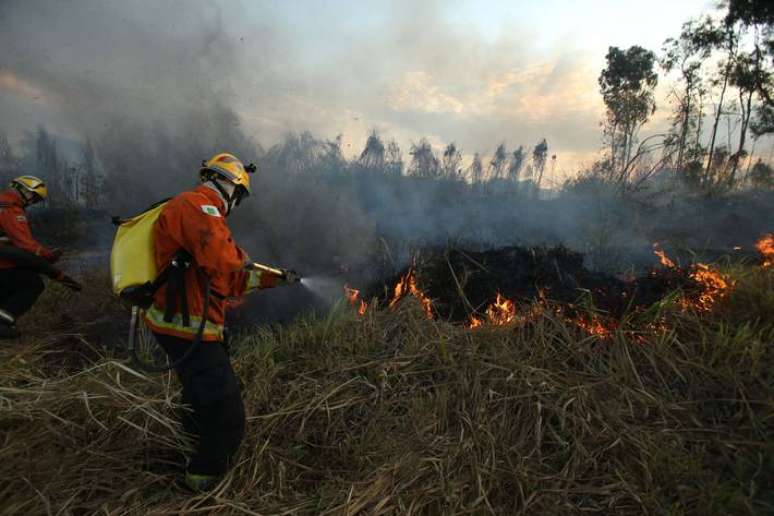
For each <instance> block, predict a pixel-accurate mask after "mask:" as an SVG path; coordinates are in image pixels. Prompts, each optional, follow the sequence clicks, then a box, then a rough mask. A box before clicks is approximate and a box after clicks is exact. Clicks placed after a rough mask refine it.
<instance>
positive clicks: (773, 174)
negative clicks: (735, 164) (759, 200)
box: [749, 158, 774, 190]
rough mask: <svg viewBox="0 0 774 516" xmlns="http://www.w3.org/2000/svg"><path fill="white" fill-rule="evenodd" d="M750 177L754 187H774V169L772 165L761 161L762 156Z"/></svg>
mask: <svg viewBox="0 0 774 516" xmlns="http://www.w3.org/2000/svg"><path fill="white" fill-rule="evenodd" d="M749 177H750V184H751V185H752V187H753V188H758V189H761V190H764V189H772V188H774V169H772V168H771V165H768V164H766V163H764V162H763V161H761V159H760V158H759V159H758V161H757V162H756V163H755V165H753V167H752V170H751V171H750V176H749Z"/></svg>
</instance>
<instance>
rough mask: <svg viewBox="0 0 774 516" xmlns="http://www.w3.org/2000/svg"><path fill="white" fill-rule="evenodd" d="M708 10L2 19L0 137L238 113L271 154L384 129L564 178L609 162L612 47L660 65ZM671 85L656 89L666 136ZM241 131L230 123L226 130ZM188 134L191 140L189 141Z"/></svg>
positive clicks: (198, 5) (496, 8)
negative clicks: (543, 152)
mask: <svg viewBox="0 0 774 516" xmlns="http://www.w3.org/2000/svg"><path fill="white" fill-rule="evenodd" d="M713 8H714V2H712V1H707V0H678V1H675V0H651V1H649V2H647V3H642V4H639V5H636V6H635V5H633V4H631V3H628V2H620V1H597V2H591V1H586V2H580V1H569V0H544V1H542V2H532V1H529V2H527V1H482V0H480V1H440V0H439V1H433V0H428V1H414V2H411V1H402V0H401V1H391V2H386V1H385V2H375V1H374V2H372V1H369V2H359V1H350V2H345V1H339V0H334V1H330V0H329V1H300V0H293V1H284V2H279V1H272V2H269V1H257V0H256V1H247V0H245V1H231V0H228V1H221V2H217V3H215V2H204V1H193V0H192V1H190V2H188V1H182V0H165V1H163V2H155V1H150V0H136V1H132V2H118V1H113V2H102V1H98V0H92V1H85V0H83V1H81V0H77V1H76V0H60V1H53V0H51V1H44V0H3V1H2V2H0V48H3V49H4V50H3V52H2V55H0V131H3V132H5V133H6V134H8V135H9V137H10V138H11V140H12V141H17V140H18V139H19V138H21V135H22V134H23V133H24V131H28V130H30V129H34V128H36V127H38V126H45V127H48V128H50V129H51V130H52V131H53V132H54V133H55V134H57V135H62V136H66V137H68V138H75V139H78V138H84V137H92V138H93V137H95V135H98V134H99V133H100V131H102V130H104V128H105V127H107V126H108V124H110V123H112V122H110V121H111V120H117V119H120V120H123V121H132V123H134V124H135V125H136V126H138V127H145V126H147V127H148V128H152V127H158V126H159V125H161V126H170V127H175V126H176V125H179V124H185V123H186V122H184V121H185V120H189V118H188V115H189V114H190V113H195V114H197V117H196V119H197V120H203V119H205V120H206V119H207V118H208V117H219V116H221V115H222V113H223V111H224V110H225V111H228V112H233V113H234V114H235V115H236V117H235V122H234V123H238V124H240V127H241V128H242V129H243V130H244V131H245V132H246V133H247V134H248V135H249V136H250V138H252V139H253V140H255V141H257V142H259V143H260V144H261V145H262V146H263V147H264V148H267V147H269V146H271V145H273V144H275V143H277V142H279V141H280V140H281V139H282V138H283V136H284V135H285V134H287V133H288V132H300V131H303V130H310V131H311V132H312V133H313V134H314V135H315V136H317V137H320V138H327V139H333V138H335V137H336V136H337V135H341V137H342V141H343V146H344V147H343V150H344V153H345V155H346V156H348V157H349V156H352V155H354V154H357V153H359V152H360V150H361V149H362V147H363V144H364V142H365V139H366V137H367V136H368V134H369V133H370V132H371V131H372V130H376V131H378V132H379V134H381V135H382V136H384V137H385V138H386V139H390V138H394V139H395V140H396V141H397V142H398V143H399V144H400V145H401V147H402V148H403V150H404V152H406V151H408V149H409V147H410V145H411V143H412V142H417V141H419V139H420V138H423V137H424V138H427V139H428V140H429V141H430V142H431V143H432V144H433V145H434V147H435V148H436V149H438V148H439V147H440V146H442V145H444V144H446V143H450V142H455V143H456V144H457V145H458V146H459V147H461V149H462V151H463V153H464V154H465V155H466V156H470V155H472V154H473V153H474V152H480V153H482V154H484V155H486V154H491V152H492V151H493V150H494V148H495V147H496V146H497V145H498V144H499V143H501V142H504V143H505V144H506V145H507V147H508V148H509V149H513V148H515V147H516V146H518V145H525V147H528V148H529V147H531V146H534V145H535V144H536V143H537V142H538V141H540V140H541V139H542V138H546V139H547V140H548V145H549V153H550V154H556V155H557V167H558V168H559V169H560V170H561V171H562V173H571V172H572V171H573V170H576V169H577V168H579V167H581V166H582V165H583V164H588V163H589V162H590V161H592V160H593V159H594V157H595V154H596V153H597V152H598V151H599V149H600V148H601V145H602V143H601V130H600V127H599V123H600V120H601V119H602V116H603V112H604V106H603V104H602V101H601V98H600V95H599V92H598V85H597V77H598V75H599V72H600V71H601V69H602V68H603V67H604V63H605V54H606V52H607V49H608V47H609V46H618V47H622V48H626V47H629V46H631V45H635V44H636V45H641V46H644V47H646V48H648V49H651V50H654V51H658V50H659V49H660V48H661V45H662V43H663V41H664V40H665V39H666V38H668V37H672V36H676V35H678V34H679V31H680V27H681V25H682V24H683V23H684V22H685V21H687V20H689V19H690V18H693V17H698V16H700V15H702V14H704V13H707V12H709V11H711V10H713ZM669 84H670V80H669V79H668V78H664V77H662V78H661V80H660V86H659V90H658V97H657V103H658V108H659V111H658V112H657V114H656V116H655V120H654V122H653V123H652V124H651V127H649V130H657V129H659V128H660V127H662V126H663V125H664V124H665V123H666V119H667V117H668V114H669V112H668V109H669V106H668V103H667V100H666V98H665V97H666V94H667V92H668V91H669ZM229 120H230V118H229ZM188 129H190V128H188Z"/></svg>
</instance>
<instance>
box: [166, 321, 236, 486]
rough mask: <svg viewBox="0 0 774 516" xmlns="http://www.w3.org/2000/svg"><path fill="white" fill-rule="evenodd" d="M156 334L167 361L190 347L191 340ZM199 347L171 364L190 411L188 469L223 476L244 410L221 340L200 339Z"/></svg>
mask: <svg viewBox="0 0 774 516" xmlns="http://www.w3.org/2000/svg"><path fill="white" fill-rule="evenodd" d="M154 335H155V336H156V340H157V341H158V343H159V344H160V345H161V347H162V348H164V350H165V351H166V352H167V355H168V356H169V360H170V362H173V361H175V360H177V359H179V358H180V357H181V356H182V355H183V354H184V353H185V352H186V350H187V349H188V347H189V346H191V341H189V340H185V339H181V338H179V337H171V336H169V335H161V334H158V333H156V334H154ZM197 348H198V349H197V350H196V351H194V352H193V353H192V354H191V356H190V357H189V358H188V359H187V360H185V361H184V362H183V363H182V364H180V365H179V366H177V367H176V368H175V372H176V373H177V377H178V379H179V380H180V383H181V384H182V385H183V403H184V404H186V405H188V406H190V408H191V410H192V412H190V413H187V414H186V415H184V416H183V421H182V423H183V428H184V429H185V430H186V432H188V433H190V434H192V435H193V436H194V437H195V438H197V443H196V451H195V453H194V455H193V457H192V458H191V461H190V463H189V464H188V471H189V472H190V473H195V474H200V475H222V474H224V473H226V472H227V471H228V469H229V467H230V466H231V461H232V458H233V457H234V454H235V453H236V451H237V449H238V448H239V444H240V443H241V442H242V438H243V437H244V433H245V408H244V405H243V404H242V393H241V389H240V386H239V380H238V379H237V377H236V374H235V373H234V369H233V368H232V367H231V361H230V360H229V356H228V351H227V349H226V347H225V346H224V345H223V344H222V343H220V342H202V343H199V344H197Z"/></svg>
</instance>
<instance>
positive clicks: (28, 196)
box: [14, 186, 35, 208]
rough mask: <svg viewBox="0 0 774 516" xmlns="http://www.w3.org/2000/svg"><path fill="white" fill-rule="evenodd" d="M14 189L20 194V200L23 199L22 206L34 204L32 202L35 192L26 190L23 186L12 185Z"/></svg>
mask: <svg viewBox="0 0 774 516" xmlns="http://www.w3.org/2000/svg"><path fill="white" fill-rule="evenodd" d="M14 189H15V190H16V191H17V192H19V195H21V197H22V200H24V207H25V208H26V207H27V206H29V205H31V204H34V202H35V194H33V193H32V192H29V191H27V190H26V189H24V188H21V187H18V186H14Z"/></svg>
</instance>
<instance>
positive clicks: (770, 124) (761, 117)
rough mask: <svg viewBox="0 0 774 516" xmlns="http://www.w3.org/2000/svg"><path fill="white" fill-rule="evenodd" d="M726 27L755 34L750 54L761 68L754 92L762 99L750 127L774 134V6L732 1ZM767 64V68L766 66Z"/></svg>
mask: <svg viewBox="0 0 774 516" xmlns="http://www.w3.org/2000/svg"><path fill="white" fill-rule="evenodd" d="M725 24H726V25H727V26H734V25H736V24H740V25H742V26H743V27H746V28H748V29H751V30H752V32H753V34H754V39H753V49H752V51H751V52H750V54H751V55H754V59H755V61H756V62H757V63H759V65H760V66H758V67H756V68H755V69H754V70H755V74H754V76H753V83H754V84H753V88H754V90H755V92H756V93H757V95H758V98H759V99H760V102H761V105H760V107H759V108H758V117H757V120H755V121H754V122H753V123H752V124H751V129H752V130H753V132H754V133H755V134H756V135H759V136H760V135H763V134H769V133H773V132H774V75H773V74H772V72H771V69H770V68H771V65H772V64H774V4H772V2H771V1H770V0H730V1H729V2H728V11H727V13H726V18H725ZM767 63H768V66H766V65H767Z"/></svg>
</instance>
